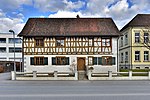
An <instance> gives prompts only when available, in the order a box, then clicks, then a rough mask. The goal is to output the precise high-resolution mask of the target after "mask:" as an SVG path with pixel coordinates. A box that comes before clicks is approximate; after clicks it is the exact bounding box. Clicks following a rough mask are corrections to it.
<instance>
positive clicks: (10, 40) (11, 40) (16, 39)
mask: <svg viewBox="0 0 150 100" xmlns="http://www.w3.org/2000/svg"><path fill="white" fill-rule="evenodd" d="M9 43H14V38H9ZM15 43H21V38H15Z"/></svg>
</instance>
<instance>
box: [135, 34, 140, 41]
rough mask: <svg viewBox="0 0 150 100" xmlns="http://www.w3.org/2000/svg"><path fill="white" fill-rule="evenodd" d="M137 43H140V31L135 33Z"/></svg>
mask: <svg viewBox="0 0 150 100" xmlns="http://www.w3.org/2000/svg"><path fill="white" fill-rule="evenodd" d="M135 43H140V33H135Z"/></svg>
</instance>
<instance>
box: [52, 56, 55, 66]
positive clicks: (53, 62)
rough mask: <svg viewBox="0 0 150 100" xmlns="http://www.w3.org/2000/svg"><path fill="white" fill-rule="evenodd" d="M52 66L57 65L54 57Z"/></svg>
mask: <svg viewBox="0 0 150 100" xmlns="http://www.w3.org/2000/svg"><path fill="white" fill-rule="evenodd" d="M52 65H56V58H55V57H52Z"/></svg>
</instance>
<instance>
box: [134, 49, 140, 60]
mask: <svg viewBox="0 0 150 100" xmlns="http://www.w3.org/2000/svg"><path fill="white" fill-rule="evenodd" d="M135 61H140V51H135Z"/></svg>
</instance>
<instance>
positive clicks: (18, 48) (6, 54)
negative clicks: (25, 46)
mask: <svg viewBox="0 0 150 100" xmlns="http://www.w3.org/2000/svg"><path fill="white" fill-rule="evenodd" d="M15 56H16V57H15V60H16V61H17V62H21V61H22V40H21V38H19V37H17V35H15ZM0 61H14V38H13V34H10V33H0Z"/></svg>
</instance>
